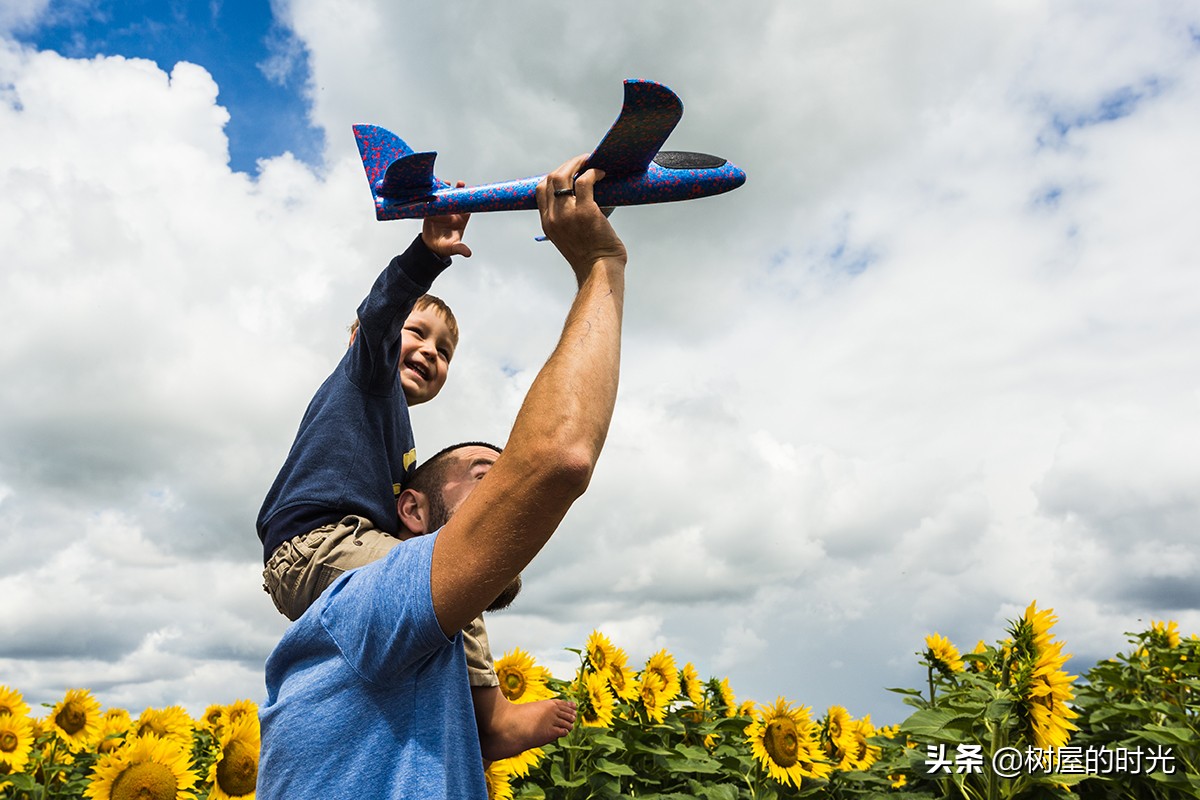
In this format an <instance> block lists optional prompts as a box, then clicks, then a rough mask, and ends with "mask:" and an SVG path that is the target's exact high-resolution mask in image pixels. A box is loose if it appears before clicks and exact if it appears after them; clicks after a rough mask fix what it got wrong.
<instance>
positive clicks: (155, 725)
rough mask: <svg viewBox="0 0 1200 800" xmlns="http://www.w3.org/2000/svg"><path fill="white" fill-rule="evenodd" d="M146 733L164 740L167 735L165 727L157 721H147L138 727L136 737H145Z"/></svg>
mask: <svg viewBox="0 0 1200 800" xmlns="http://www.w3.org/2000/svg"><path fill="white" fill-rule="evenodd" d="M147 733H153V734H154V735H155V736H158V737H160V738H165V737H166V735H167V726H166V725H164V724H162V722H161V721H160V720H158V719H148V720H146V721H145V722H143V723H142V724H141V725H139V726H138V736H145V735H146V734H147Z"/></svg>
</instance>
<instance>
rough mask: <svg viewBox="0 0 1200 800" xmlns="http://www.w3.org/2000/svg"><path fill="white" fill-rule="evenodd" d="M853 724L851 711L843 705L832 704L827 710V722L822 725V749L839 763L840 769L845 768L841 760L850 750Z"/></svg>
mask: <svg viewBox="0 0 1200 800" xmlns="http://www.w3.org/2000/svg"><path fill="white" fill-rule="evenodd" d="M852 725H853V719H852V718H851V717H850V712H849V711H847V710H846V709H845V708H843V707H842V706H830V707H829V710H828V711H827V712H825V722H824V724H822V725H821V749H822V750H824V751H825V755H826V756H828V757H829V759H830V760H831V761H833V762H834V763H837V764H838V769H844V767H842V766H841V762H842V761H843V759H844V758H845V753H846V752H847V750H849V745H850V742H849V738H850V729H851V727H852Z"/></svg>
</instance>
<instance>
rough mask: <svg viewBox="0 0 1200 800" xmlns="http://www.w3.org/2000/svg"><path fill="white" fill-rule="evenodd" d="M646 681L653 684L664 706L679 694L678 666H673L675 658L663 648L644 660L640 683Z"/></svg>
mask: <svg viewBox="0 0 1200 800" xmlns="http://www.w3.org/2000/svg"><path fill="white" fill-rule="evenodd" d="M647 683H653V684H654V687H655V690H656V691H657V692H658V697H659V701H660V702H661V703H662V704H663V705H664V706H665V705H666V704H668V703H670V702H671V701H672V700H674V699H675V698H676V697H678V696H679V668H678V667H677V666H675V658H674V657H673V656H672V655H671V654H670V653H668V652H667V651H666V650H665V649H663V650H659V651H658V652H657V653H655V654H654V655H652V656H650V658H648V659H647V660H646V666H645V668H644V669H643V670H642V684H643V685H645V684H647Z"/></svg>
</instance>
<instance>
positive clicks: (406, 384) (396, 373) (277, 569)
mask: <svg viewBox="0 0 1200 800" xmlns="http://www.w3.org/2000/svg"><path fill="white" fill-rule="evenodd" d="M468 218H469V215H465V214H456V215H447V216H444V217H430V218H428V219H426V220H425V221H424V224H423V226H422V230H421V235H420V236H418V237H417V238H416V239H415V240H414V241H413V243H412V245H410V246H409V248H408V250H406V251H405V252H404V253H403V254H401V255H399V256H396V258H394V259H392V261H391V263H389V264H388V266H387V268H385V269H384V271H383V273H382V274H381V275H380V276H379V278H378V279H377V280H376V281H375V284H374V286H373V287H372V288H371V292H370V294H369V295H367V298H366V299H365V300H364V301H363V302H362V305H360V306H359V308H358V319H357V320H356V325H355V327H354V328H353V329H352V333H351V337H350V345H349V347H348V348H347V350H346V353H345V355H344V356H343V357H342V360H341V361H340V363H339V364H338V366H337V368H336V369H334V371H333V374H331V375H330V376H329V378H327V379H326V381H325V382H324V383H323V384H322V385H321V387H320V388H319V389H318V390H317V392H316V394H315V395H314V396H313V399H312V401H311V402H310V403H309V406H308V409H307V411H306V412H305V414H304V418H303V420H302V421H301V423H300V430H299V431H298V433H297V434H296V440H295V442H294V443H293V444H292V449H291V452H290V453H289V454H288V457H287V460H286V461H285V462H284V465H283V468H282V469H281V470H280V472H279V475H278V477H276V479H275V483H274V484H273V485H272V487H271V489H270V491H269V492H268V494H267V497H266V500H265V501H264V502H263V506H262V510H261V511H260V512H259V516H258V524H257V527H258V535H259V538H260V539H261V540H262V542H263V551H264V553H263V555H264V561H265V565H266V568H265V569H264V571H263V579H264V584H263V588H264V589H265V590H266V591H267V593H268V594H270V595H271V598H272V600H274V601H275V605H276V607H277V608H278V609H279V611H280V612H281V613H283V614H284V615H285V616H287V617H288V618H289V619H291V620H296V619H298V618H299V617H300V616H301V615H302V614H303V613H304V612H305V610H307V609H308V607H309V606H310V605H312V603H313V601H315V600H316V599H317V597H319V596H320V594H321V592H322V591H324V590H325V589H326V588H327V587H328V586H329V585H330V584H331V583H332V582H333V581H334V580H335V579H336V578H337V577H338V576H339V575H341V574H342V573H343V572H346V571H348V570H351V569H354V568H356V567H361V566H364V565H366V564H369V563H371V562H372V561H375V560H377V559H380V558H382V557H383V556H385V555H386V554H387V553H388V551H390V550H391V549H392V547H394V546H395V545H396V544H398V543H399V541H400V540H399V539H398V538H396V533H397V531H398V528H399V521H398V516H397V509H396V498H397V496H398V495H399V493H400V486H401V484H402V483H403V482H404V478H405V475H406V474H407V473H408V472H409V471H410V468H411V467H412V466H413V464H414V463H415V461H416V448H415V446H414V443H413V435H412V427H411V424H410V422H409V415H408V407H409V406H410V405H417V404H419V403H424V402H428V401H429V400H432V399H433V398H434V397H436V396H437V394H438V392H440V391H441V389H442V386H444V385H445V382H446V376H447V371H448V369H449V366H450V360H451V358H453V356H454V349H455V347H456V346H457V344H458V325H457V323H456V321H455V319H454V315H453V314H452V313H451V311H450V309H449V308H448V307H447V306H446V304H445V303H443V302H442V301H441V300H439V299H437V298H435V297H433V296H431V295H429V294H426V292H427V291H428V289H429V287H430V285H431V284H432V283H433V280H434V279H435V278H436V277H437V276H438V275H439V274H440V273H441V272H442V271H443V270H444V269H446V268H447V267H448V266H449V265H450V257H451V256H453V255H461V256H464V257H470V255H471V250H470V248H469V247H467V245H466V244H464V243H463V241H462V233H463V230H464V229H465V228H466V224H467V220H468ZM463 643H464V646H465V649H466V653H467V671H468V675H469V677H470V682H471V687H472V696H473V699H474V701H475V709H476V721H477V723H478V724H479V734H480V746H481V749H482V750H483V754H484V757H485V758H487V759H488V760H498V759H501V758H507V757H509V756H512V755H516V754H517V753H519V752H521V751H523V750H527V749H529V748H530V747H537V746H540V745H543V744H547V743H549V742H551V741H553V740H554V739H557V738H558V737H559V736H562V735H563V734H565V733H567V732H568V731H569V730H570V729H571V724H572V723H573V721H574V705H573V704H571V703H569V702H567V701H562V700H547V701H541V702H539V703H529V704H525V705H514V704H512V703H509V702H508V701H507V700H506V699H505V698H504V697H503V695H502V694H501V692H500V688H499V681H498V679H497V678H496V672H495V669H494V668H493V667H492V656H491V651H490V648H489V646H488V640H487V631H486V629H485V628H484V625H483V619H482V618H476V619H475V620H474V621H473V622H472V623H471V625H470V626H468V628H467V629H466V630H464V631H463Z"/></svg>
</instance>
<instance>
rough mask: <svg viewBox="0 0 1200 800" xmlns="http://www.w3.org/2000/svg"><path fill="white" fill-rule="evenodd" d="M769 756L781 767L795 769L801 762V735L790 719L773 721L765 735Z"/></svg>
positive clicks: (764, 741)
mask: <svg viewBox="0 0 1200 800" xmlns="http://www.w3.org/2000/svg"><path fill="white" fill-rule="evenodd" d="M763 747H765V748H766V750H767V755H769V756H770V757H771V760H772V761H774V762H775V763H776V764H778V765H779V766H781V767H794V766H795V765H796V763H797V762H798V761H799V760H800V758H799V753H800V734H799V732H798V731H797V730H796V723H794V722H792V721H791V720H790V719H776V720H771V722H770V723H768V724H767V730H766V732H765V733H764V735H763Z"/></svg>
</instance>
